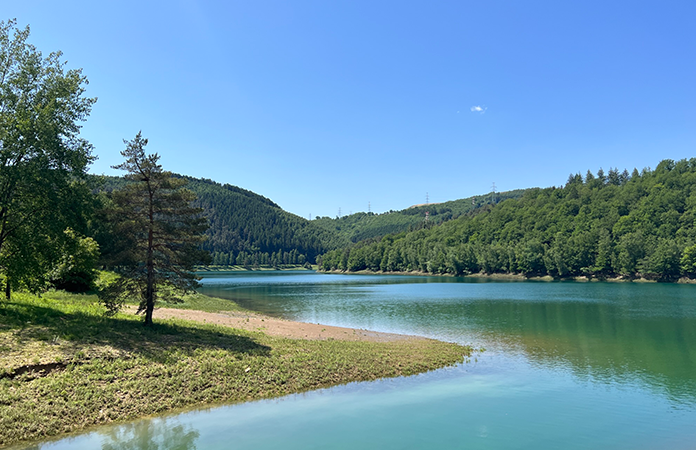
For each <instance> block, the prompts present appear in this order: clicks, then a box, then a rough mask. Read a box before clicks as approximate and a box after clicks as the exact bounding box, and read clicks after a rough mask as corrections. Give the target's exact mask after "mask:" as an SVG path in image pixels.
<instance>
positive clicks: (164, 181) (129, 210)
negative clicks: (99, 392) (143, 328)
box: [101, 133, 209, 325]
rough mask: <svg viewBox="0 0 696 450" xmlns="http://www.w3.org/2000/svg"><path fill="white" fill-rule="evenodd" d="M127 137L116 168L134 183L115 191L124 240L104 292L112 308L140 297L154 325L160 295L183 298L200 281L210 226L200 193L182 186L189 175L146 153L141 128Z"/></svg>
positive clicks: (147, 318)
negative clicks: (197, 269)
mask: <svg viewBox="0 0 696 450" xmlns="http://www.w3.org/2000/svg"><path fill="white" fill-rule="evenodd" d="M124 142H125V143H126V149H125V150H124V151H122V152H121V154H122V155H123V156H124V157H125V158H126V161H125V162H124V163H123V164H120V165H118V166H115V168H116V169H122V170H126V171H127V172H128V175H126V179H127V180H128V181H129V182H130V183H128V184H126V185H125V186H124V187H123V188H121V189H119V190H116V191H114V192H113V193H112V200H113V205H114V206H113V209H112V210H111V211H110V214H109V216H110V217H112V218H113V221H112V223H114V224H115V229H116V236H118V239H119V240H120V242H119V245H117V248H118V251H117V252H116V253H115V254H114V255H113V260H112V261H111V263H112V264H113V265H114V266H115V270H116V272H117V273H118V274H119V275H121V276H120V278H118V279H117V280H116V281H115V282H114V283H112V284H111V285H109V286H107V287H106V288H104V289H103V290H102V291H101V295H102V298H103V299H104V301H105V302H106V304H107V305H109V307H110V309H112V310H117V309H118V308H119V306H120V305H121V303H122V302H123V300H124V298H125V297H128V296H132V297H139V298H140V300H141V301H140V306H139V312H144V313H145V324H146V325H151V324H152V312H153V310H154V307H155V304H156V303H157V301H159V300H164V301H178V300H180V299H179V293H186V292H190V291H192V290H193V289H194V288H195V287H197V286H198V281H197V278H196V276H195V274H194V273H193V270H194V267H195V266H196V265H199V264H206V263H207V262H208V260H209V255H208V253H207V252H206V251H205V250H201V249H200V247H199V246H200V243H201V242H202V241H203V239H204V237H203V232H204V231H205V230H206V228H207V227H208V226H207V222H206V219H205V218H203V217H201V212H202V211H201V209H199V208H195V207H193V206H192V205H191V204H192V202H193V201H194V199H195V194H194V193H193V192H191V191H189V190H187V189H184V188H183V186H184V185H185V184H186V180H184V179H182V178H174V177H172V174H171V173H170V172H166V171H164V170H162V166H160V165H159V164H158V163H157V162H158V160H159V156H158V155H157V154H156V153H155V154H149V155H147V154H145V150H144V148H145V146H146V145H147V139H145V138H143V137H142V135H141V134H140V133H138V134H137V135H136V137H135V139H133V140H132V141H124Z"/></svg>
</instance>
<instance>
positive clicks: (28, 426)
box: [0, 292, 471, 446]
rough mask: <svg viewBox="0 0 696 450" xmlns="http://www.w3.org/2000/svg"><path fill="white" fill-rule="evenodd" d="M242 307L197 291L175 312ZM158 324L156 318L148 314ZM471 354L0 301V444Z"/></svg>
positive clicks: (26, 300) (425, 345)
mask: <svg viewBox="0 0 696 450" xmlns="http://www.w3.org/2000/svg"><path fill="white" fill-rule="evenodd" d="M194 305H199V306H201V307H202V308H201V309H207V310H209V311H216V310H230V309H233V308H237V309H241V308H239V307H237V306H236V305H234V304H233V303H231V302H228V301H226V300H219V299H211V298H209V297H205V296H201V295H198V294H197V295H194V296H191V297H188V298H187V299H186V302H185V303H184V304H183V305H181V306H182V307H193V306H194ZM155 319H157V316H156V314H155ZM470 352H471V349H470V348H468V347H462V346H459V345H456V344H450V343H445V342H440V341H434V340H425V339H423V340H402V341H395V342H348V341H339V340H298V339H287V338H279V337H271V336H268V335H266V334H263V333H261V332H249V331H242V330H238V329H234V328H229V327H222V326H215V325H210V324H201V323H196V322H191V321H183V320H159V321H157V320H156V323H155V326H154V327H153V328H146V327H144V326H143V325H142V318H141V317H139V316H133V315H132V314H118V315H116V316H114V317H106V316H105V315H104V308H103V306H101V305H100V304H99V303H98V302H97V300H96V298H95V297H94V296H88V295H72V294H65V293H61V292H55V293H49V294H44V295H43V296H42V297H37V296H34V295H30V294H23V293H19V294H15V295H13V297H12V299H11V300H10V301H5V300H2V301H0V446H4V445H8V444H10V443H14V442H18V441H22V440H34V439H41V438H47V437H51V436H57V435H60V434H63V433H68V432H73V431H77V430H80V429H84V428H87V427H91V426H95V425H100V424H106V423H111V422H116V421H127V420H132V419H136V418H138V417H142V416H146V415H153V414H161V413H165V412H170V411H174V410H177V409H182V408H186V407H194V406H203V405H210V404H219V403H233V402H244V401H249V400H257V399H263V398H270V397H277V396H282V395H286V394H291V393H296V392H304V391H308V390H312V389H317V388H323V387H329V386H334V385H338V384H342V383H348V382H352V381H366V380H374V379H377V378H382V377H396V376H401V375H412V374H416V373H420V372H425V371H428V370H432V369H437V368H440V367H444V366H448V365H452V364H456V363H458V362H461V361H463V360H464V359H465V358H467V357H468V356H469V355H470Z"/></svg>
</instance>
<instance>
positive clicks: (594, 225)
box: [320, 159, 696, 280]
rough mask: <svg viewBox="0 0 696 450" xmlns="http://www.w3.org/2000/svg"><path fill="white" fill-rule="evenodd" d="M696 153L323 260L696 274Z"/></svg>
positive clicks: (355, 264)
mask: <svg viewBox="0 0 696 450" xmlns="http://www.w3.org/2000/svg"><path fill="white" fill-rule="evenodd" d="M694 219H696V159H691V160H681V161H677V162H675V161H671V160H665V161H662V162H661V163H660V164H659V165H658V166H657V168H656V169H655V170H643V172H642V173H639V172H638V171H637V170H634V171H633V174H632V175H629V174H628V171H623V172H619V171H618V170H616V169H611V170H609V172H608V174H604V172H603V171H602V170H600V171H599V172H598V173H597V176H596V177H595V176H594V175H592V173H591V172H588V174H587V176H586V177H585V178H584V179H583V177H581V176H580V175H571V176H570V177H569V179H568V183H567V184H566V185H565V186H564V187H562V188H554V187H552V188H547V189H530V190H527V191H526V192H525V193H524V195H523V196H522V197H521V198H519V199H508V200H505V201H502V202H500V203H499V204H496V205H495V206H490V207H486V208H481V209H478V210H476V211H474V212H473V214H471V215H468V216H464V217H460V218H459V219H457V220H451V221H449V222H446V223H443V224H441V225H438V226H434V227H431V228H425V229H421V230H415V231H411V232H409V233H406V234H398V235H392V236H385V237H384V238H382V239H381V240H377V241H374V242H364V243H360V244H358V245H356V246H354V247H350V248H346V249H342V250H336V251H331V252H328V253H326V254H325V255H323V256H322V257H321V264H320V267H321V268H322V269H323V270H348V271H356V270H382V271H421V272H427V273H437V274H452V275H461V274H468V273H476V272H485V273H521V274H524V275H527V276H544V275H551V276H553V277H572V276H593V277H609V276H619V275H622V276H626V277H639V276H642V277H645V278H648V279H657V280H675V279H677V278H679V277H680V276H689V277H693V276H695V275H696V249H694V245H695V243H696V227H694Z"/></svg>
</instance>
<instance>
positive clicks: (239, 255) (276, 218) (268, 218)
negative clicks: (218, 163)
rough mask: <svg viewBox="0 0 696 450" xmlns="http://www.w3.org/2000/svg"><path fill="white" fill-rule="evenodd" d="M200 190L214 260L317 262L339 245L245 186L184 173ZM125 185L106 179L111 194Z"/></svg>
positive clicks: (251, 263) (196, 203)
mask: <svg viewBox="0 0 696 450" xmlns="http://www.w3.org/2000/svg"><path fill="white" fill-rule="evenodd" d="M183 178H185V179H186V180H187V181H188V183H187V185H186V188H187V189H189V190H191V191H193V192H194V193H195V194H196V197H197V198H196V200H195V201H194V206H196V207H200V208H203V215H204V216H205V217H206V218H207V219H208V223H209V225H210V227H209V229H208V231H207V232H206V235H207V239H206V240H205V242H204V243H203V244H202V246H203V249H204V250H208V251H210V253H211V255H212V261H213V264H220V265H228V264H240V265H246V266H255V265H282V264H304V263H306V262H314V261H315V258H316V256H317V255H318V254H321V253H323V252H325V251H327V250H330V249H332V248H337V247H335V246H334V247H330V246H328V244H329V243H331V242H332V241H333V240H334V239H333V237H332V236H331V235H330V233H328V232H326V231H325V230H322V229H319V228H316V227H313V226H312V224H311V222H310V221H308V220H307V219H304V218H302V217H299V216H296V215H294V214H291V213H289V212H287V211H284V210H283V209H282V208H281V207H280V206H278V205H277V204H275V203H274V202H272V201H271V200H270V199H268V198H266V197H263V196H261V195H258V194H255V193H254V192H251V191H248V190H246V189H242V188H239V187H237V186H232V185H229V184H220V183H216V182H214V181H212V180H208V179H197V178H191V177H183ZM123 183H124V181H123V179H122V178H119V177H104V184H103V186H104V190H105V191H107V192H109V191H111V190H113V189H117V188H119V187H121V185H122V184H123Z"/></svg>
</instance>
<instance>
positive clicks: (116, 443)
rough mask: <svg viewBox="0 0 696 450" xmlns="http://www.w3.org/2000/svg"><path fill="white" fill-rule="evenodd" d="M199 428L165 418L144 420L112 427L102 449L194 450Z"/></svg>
mask: <svg viewBox="0 0 696 450" xmlns="http://www.w3.org/2000/svg"><path fill="white" fill-rule="evenodd" d="M199 436H200V432H199V431H198V430H194V429H193V428H192V427H191V426H190V425H186V426H185V425H181V424H179V425H173V424H171V423H169V422H168V421H166V420H163V419H153V420H149V421H146V420H143V421H140V422H136V423H131V424H125V425H122V426H120V427H115V428H112V429H110V430H109V431H108V432H107V433H105V435H104V443H103V444H102V446H101V448H102V450H194V449H195V448H196V439H198V437H199Z"/></svg>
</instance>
